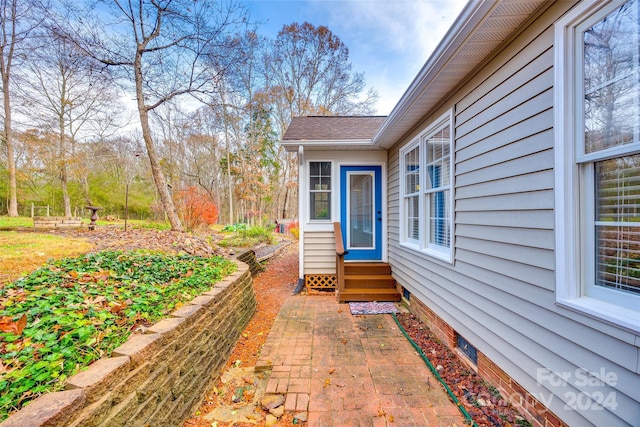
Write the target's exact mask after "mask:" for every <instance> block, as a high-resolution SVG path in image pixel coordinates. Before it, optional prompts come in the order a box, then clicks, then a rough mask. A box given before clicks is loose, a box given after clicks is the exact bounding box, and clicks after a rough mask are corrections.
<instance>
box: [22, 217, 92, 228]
mask: <svg viewBox="0 0 640 427" xmlns="http://www.w3.org/2000/svg"><path fill="white" fill-rule="evenodd" d="M33 227H34V228H79V227H82V218H80V217H72V216H34V217H33Z"/></svg>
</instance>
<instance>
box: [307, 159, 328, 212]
mask: <svg viewBox="0 0 640 427" xmlns="http://www.w3.org/2000/svg"><path fill="white" fill-rule="evenodd" d="M309 196H310V200H309V212H310V219H311V220H327V221H328V220H331V162H309Z"/></svg>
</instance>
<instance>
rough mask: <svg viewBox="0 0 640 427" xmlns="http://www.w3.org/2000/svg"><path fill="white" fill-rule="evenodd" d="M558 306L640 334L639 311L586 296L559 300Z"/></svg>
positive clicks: (557, 301)
mask: <svg viewBox="0 0 640 427" xmlns="http://www.w3.org/2000/svg"><path fill="white" fill-rule="evenodd" d="M556 304H557V305H558V306H560V307H563V308H566V309H569V310H572V311H575V312H577V313H580V314H584V315H586V316H589V317H591V318H594V319H597V320H600V321H604V322H606V323H609V324H611V325H613V326H616V327H618V328H621V329H624V330H626V331H629V332H631V333H634V334H638V333H640V312H638V311H634V310H630V309H628V308H624V307H620V306H618V305H614V304H610V303H607V302H604V301H601V300H598V299H595V298H591V297H586V296H585V297H581V298H575V299H558V300H556Z"/></svg>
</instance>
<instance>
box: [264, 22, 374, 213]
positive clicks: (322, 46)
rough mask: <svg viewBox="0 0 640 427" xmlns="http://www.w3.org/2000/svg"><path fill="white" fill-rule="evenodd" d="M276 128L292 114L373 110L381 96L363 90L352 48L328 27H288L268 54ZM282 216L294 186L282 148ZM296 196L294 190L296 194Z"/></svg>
mask: <svg viewBox="0 0 640 427" xmlns="http://www.w3.org/2000/svg"><path fill="white" fill-rule="evenodd" d="M265 64H266V70H267V73H266V79H267V85H268V88H269V92H268V93H269V94H270V96H271V98H272V102H273V103H272V111H273V116H274V118H275V120H276V122H277V128H276V131H277V132H278V134H279V135H282V134H283V133H284V131H285V129H286V127H287V126H288V125H289V123H290V122H291V118H292V117H294V116H302V115H309V114H316V115H336V114H340V115H354V114H372V113H373V111H374V107H375V103H376V102H377V99H378V94H377V92H376V91H375V90H373V89H369V90H367V91H366V92H365V93H364V94H363V92H364V91H365V80H364V74H363V73H358V72H354V71H353V70H352V66H351V63H350V62H349V50H348V49H347V47H346V46H345V45H344V43H343V42H342V41H341V40H340V38H339V37H338V36H336V35H335V34H333V33H332V32H331V30H329V29H328V28H327V27H325V26H318V27H316V26H314V25H312V24H310V23H308V22H305V23H303V24H299V23H297V22H295V23H293V24H290V25H285V26H284V27H283V28H282V30H280V32H279V33H278V35H277V37H276V39H275V41H274V43H273V46H272V48H271V51H270V52H269V53H268V54H267V55H266V56H265ZM279 155H280V161H281V162H282V167H281V168H280V172H281V177H280V182H281V184H282V185H281V189H280V193H281V194H280V195H279V196H278V199H279V200H282V202H281V203H282V210H281V215H282V216H283V217H285V216H286V215H287V210H288V203H289V200H290V199H294V200H295V197H292V194H291V193H292V190H295V188H296V186H295V178H296V176H295V174H296V171H297V167H296V164H295V159H294V157H293V156H291V155H290V154H289V153H285V152H284V150H282V149H281V150H280V153H279ZM293 196H295V193H294V194H293Z"/></svg>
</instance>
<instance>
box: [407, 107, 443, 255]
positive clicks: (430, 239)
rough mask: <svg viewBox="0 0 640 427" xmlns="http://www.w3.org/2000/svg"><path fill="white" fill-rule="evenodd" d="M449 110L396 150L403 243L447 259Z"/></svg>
mask: <svg viewBox="0 0 640 427" xmlns="http://www.w3.org/2000/svg"><path fill="white" fill-rule="evenodd" d="M451 135H452V132H451V113H447V114H445V115H444V116H442V117H440V118H439V119H438V120H436V121H435V122H434V123H433V124H432V125H431V126H429V127H428V128H427V129H425V130H424V131H423V132H422V133H421V134H420V135H419V136H418V137H417V138H416V139H415V140H414V141H412V142H411V143H409V144H408V145H407V146H406V147H404V148H403V149H402V150H401V151H400V168H401V171H402V172H401V173H402V176H401V182H402V185H401V191H402V207H401V210H402V217H401V221H402V227H401V230H402V236H401V237H402V238H401V241H402V243H403V245H405V246H407V247H410V248H412V249H416V250H419V251H421V252H424V253H426V254H429V255H433V256H436V257H438V258H441V259H444V260H447V261H451V258H452V252H451V234H452V209H451V206H452V189H451V171H452V167H451V162H452V156H451V141H452V139H451Z"/></svg>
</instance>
